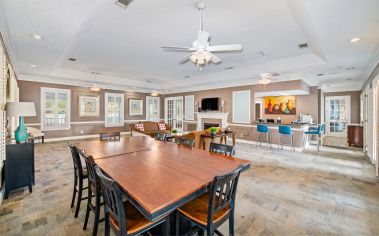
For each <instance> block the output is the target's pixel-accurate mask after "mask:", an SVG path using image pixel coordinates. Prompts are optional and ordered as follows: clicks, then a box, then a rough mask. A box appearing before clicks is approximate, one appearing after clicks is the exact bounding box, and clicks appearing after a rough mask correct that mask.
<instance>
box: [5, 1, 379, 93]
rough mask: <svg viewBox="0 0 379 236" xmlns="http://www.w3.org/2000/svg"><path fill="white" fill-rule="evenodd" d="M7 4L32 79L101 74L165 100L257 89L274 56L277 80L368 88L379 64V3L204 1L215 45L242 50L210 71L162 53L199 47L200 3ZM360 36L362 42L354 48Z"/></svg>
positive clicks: (19, 60)
mask: <svg viewBox="0 0 379 236" xmlns="http://www.w3.org/2000/svg"><path fill="white" fill-rule="evenodd" d="M0 3H1V4H2V5H0V7H1V11H0V15H3V17H0V23H1V29H2V34H3V35H4V38H5V41H6V43H7V45H8V46H9V47H10V54H11V57H12V60H13V62H14V64H15V66H16V72H17V74H18V77H19V78H20V79H25V80H34V81H45V82H57V83H65V84H76V85H89V84H90V83H91V82H92V81H93V79H94V78H93V75H91V72H92V71H95V72H99V73H100V75H98V76H97V77H98V78H97V81H98V82H99V83H100V84H101V85H103V86H105V87H109V88H119V89H120V88H121V89H133V90H137V91H146V92H150V91H153V90H156V91H158V92H166V93H172V92H179V91H191V90H200V89H208V88H213V87H228V86H234V85H245V84H255V83H257V74H259V73H261V72H263V63H262V61H263V59H262V56H261V55H260V52H261V51H267V52H268V54H269V56H268V70H269V71H272V72H276V73H280V74H281V76H280V77H278V78H276V79H275V80H276V81H285V80H295V79H302V80H304V81H305V82H307V83H308V84H310V85H317V86H320V87H322V88H323V89H324V90H327V91H328V90H329V91H338V90H359V89H360V88H361V85H362V82H363V80H364V79H365V78H366V77H367V75H368V73H369V72H370V70H371V69H372V65H371V64H375V63H377V61H378V57H379V53H378V46H379V14H378V12H379V1H378V0H360V1H357V0H234V1H230V0H229V1H226V0H205V3H206V5H207V7H206V9H205V12H204V28H205V30H206V31H208V32H210V34H211V44H229V43H241V44H242V45H243V51H242V52H238V53H218V54H217V55H218V56H219V57H220V58H221V59H222V60H223V62H222V63H221V64H218V65H209V66H206V67H205V68H204V69H203V70H202V71H199V70H198V69H197V68H196V67H195V66H194V65H193V64H192V63H191V62H187V63H186V64H178V60H179V59H180V58H182V57H183V56H184V55H185V53H182V52H168V51H163V50H162V49H161V48H160V47H161V46H167V45H170V46H171V45H177V46H189V45H191V43H192V41H194V40H195V38H196V35H197V31H198V27H199V23H198V19H199V15H198V11H197V9H196V8H195V7H194V5H195V3H196V1H193V0H187V1H178V0H160V1H157V0H134V1H133V2H132V3H131V4H130V5H129V7H128V8H126V9H123V8H120V7H119V6H117V5H115V4H114V1H113V0H111V1H104V0H80V1H78V0H64V1H62V0H33V1H24V0H2V1H1V2H0ZM33 33H37V34H41V35H42V36H43V37H44V39H43V40H36V39H34V38H32V37H31V36H30V35H31V34H33ZM354 37H361V38H362V40H361V41H359V42H357V43H350V42H349V40H350V39H351V38H354ZM301 43H308V44H309V46H310V48H308V49H299V48H298V44H301ZM68 58H76V59H77V61H76V62H71V61H69V60H68ZM30 64H35V65H37V66H38V68H31V67H30V66H29V65H30ZM370 65H371V67H370ZM227 67H233V69H232V70H225V68H227ZM347 67H354V68H355V69H353V70H347V69H346V68H347ZM317 74H324V75H323V76H317ZM188 76H189V78H185V77H188Z"/></svg>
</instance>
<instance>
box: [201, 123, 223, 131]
mask: <svg viewBox="0 0 379 236" xmlns="http://www.w3.org/2000/svg"><path fill="white" fill-rule="evenodd" d="M210 127H220V125H219V124H215V123H204V130H206V129H209V128H210Z"/></svg>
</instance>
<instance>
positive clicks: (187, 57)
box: [179, 53, 192, 64]
mask: <svg viewBox="0 0 379 236" xmlns="http://www.w3.org/2000/svg"><path fill="white" fill-rule="evenodd" d="M191 55H192V53H191V54H188V55H186V56H184V57H182V58H181V59H180V60H179V64H183V63H186V62H187V61H188V60H189V59H190V56H191Z"/></svg>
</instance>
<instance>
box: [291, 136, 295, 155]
mask: <svg viewBox="0 0 379 236" xmlns="http://www.w3.org/2000/svg"><path fill="white" fill-rule="evenodd" d="M291 150H292V151H295V147H294V146H293V134H292V135H291Z"/></svg>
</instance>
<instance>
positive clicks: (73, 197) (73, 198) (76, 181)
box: [71, 175, 78, 208]
mask: <svg viewBox="0 0 379 236" xmlns="http://www.w3.org/2000/svg"><path fill="white" fill-rule="evenodd" d="M77 184H78V179H77V178H76V175H75V180H74V190H73V192H72V200H71V208H73V207H74V202H75V196H76V185H77Z"/></svg>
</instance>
